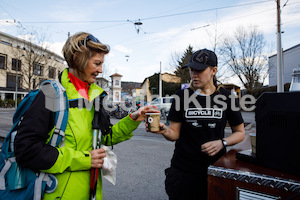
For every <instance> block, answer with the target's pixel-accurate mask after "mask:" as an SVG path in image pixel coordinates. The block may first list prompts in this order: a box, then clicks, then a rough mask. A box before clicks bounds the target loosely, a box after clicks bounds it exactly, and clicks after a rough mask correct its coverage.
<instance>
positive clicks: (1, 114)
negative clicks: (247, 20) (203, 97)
mask: <svg viewBox="0 0 300 200" xmlns="http://www.w3.org/2000/svg"><path fill="white" fill-rule="evenodd" d="M13 114H14V110H13V109H12V110H5V109H2V110H0V137H4V136H5V135H6V134H7V133H8V131H9V130H10V128H11V126H12V122H11V119H12V116H13ZM242 115H243V118H244V120H245V122H247V123H250V124H251V123H253V122H254V113H246V112H243V113H242ZM111 122H112V123H113V124H116V123H117V122H118V120H117V119H115V118H112V119H111ZM253 131H255V128H250V129H249V130H246V135H247V136H246V139H245V140H244V141H243V142H242V143H240V144H238V145H235V146H232V147H230V148H237V149H247V148H250V142H249V132H253ZM230 132H231V130H230V128H229V127H226V129H225V133H226V134H230ZM133 133H134V136H133V138H132V139H130V140H128V141H126V142H123V143H120V144H117V145H115V146H114V147H113V151H114V153H115V154H116V155H117V157H118V164H117V180H116V185H112V184H111V183H110V182H108V181H107V180H106V179H104V178H103V199H112V200H118V199H130V200H143V199H144V200H150V199H151V200H152V199H155V200H167V199H168V197H167V195H166V193H165V189H164V180H165V175H164V169H165V168H167V167H168V166H169V165H170V160H171V157H172V154H173V150H174V144H175V143H174V142H170V141H167V140H165V139H164V138H163V137H162V136H161V135H158V134H153V133H148V132H146V130H145V123H144V122H142V123H141V124H140V125H139V127H138V128H137V129H136V130H135V131H134V132H133ZM0 145H2V144H0ZM230 148H228V149H230Z"/></svg>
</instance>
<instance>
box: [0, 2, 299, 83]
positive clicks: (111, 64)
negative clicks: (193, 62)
mask: <svg viewBox="0 0 300 200" xmlns="http://www.w3.org/2000/svg"><path fill="white" fill-rule="evenodd" d="M281 6H282V10H281V22H282V27H281V29H282V31H283V34H282V36H281V38H282V48H283V49H287V48H290V47H292V46H295V45H297V44H299V43H300V12H299V10H300V0H284V1H281ZM276 17H277V11H276V1H275V0H263V1H259V0H226V1H224V0H210V1H203V0H198V1H195V0H184V1H182V0H181V1H180V0H151V1H146V0H90V1H78V0H52V1H40V0H26V1H23V0H0V31H2V32H5V33H7V34H10V35H13V36H16V37H21V38H26V37H25V36H24V35H20V30H23V32H26V31H28V32H32V31H33V30H35V31H36V32H37V33H38V34H40V35H45V36H46V37H45V38H46V39H45V41H44V42H47V44H49V48H50V50H52V51H54V52H55V53H57V54H58V55H62V54H61V49H62V46H63V44H64V43H65V41H66V39H67V37H68V32H70V34H71V35H72V34H74V33H76V32H79V31H85V32H89V33H91V34H93V35H94V36H95V37H97V38H98V39H99V40H100V41H101V42H102V43H105V44H109V45H110V47H111V51H110V53H109V54H108V55H107V56H106V57H105V63H104V67H105V68H106V70H104V71H105V77H109V75H111V74H113V73H119V74H121V75H123V78H122V81H135V82H142V81H143V80H144V79H145V78H146V77H148V76H151V75H153V74H154V73H157V72H159V71H160V67H161V69H162V72H173V71H174V65H173V64H174V58H177V57H178V56H180V55H182V54H183V52H184V51H185V50H186V48H187V47H188V46H189V45H191V46H192V47H193V49H194V50H198V49H203V48H207V49H212V48H213V42H212V36H213V35H214V34H215V33H217V35H219V36H222V37H223V36H226V35H232V34H233V33H234V31H235V30H236V28H237V27H239V26H244V27H248V26H250V25H251V26H255V27H257V28H258V30H260V31H261V32H262V33H263V34H264V38H265V40H266V42H267V48H266V54H267V53H268V54H270V55H271V54H272V53H276V45H277V43H276V42H277V36H276V31H277V27H276V25H277V18H276ZM136 22H141V23H142V25H140V26H139V27H138V26H135V25H134V24H135V23H136ZM236 81H237V80H234V79H228V80H225V82H234V83H235V84H237V85H239V86H241V84H240V83H238V82H236Z"/></svg>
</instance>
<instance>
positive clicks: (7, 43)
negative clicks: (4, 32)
mask: <svg viewBox="0 0 300 200" xmlns="http://www.w3.org/2000/svg"><path fill="white" fill-rule="evenodd" d="M1 44H5V45H8V46H11V43H9V42H6V41H3V40H2V41H1Z"/></svg>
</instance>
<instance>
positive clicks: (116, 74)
mask: <svg viewBox="0 0 300 200" xmlns="http://www.w3.org/2000/svg"><path fill="white" fill-rule="evenodd" d="M114 76H119V77H123V76H122V75H121V74H118V73H114V74H113V75H110V76H109V77H114Z"/></svg>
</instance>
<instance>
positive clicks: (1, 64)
mask: <svg viewBox="0 0 300 200" xmlns="http://www.w3.org/2000/svg"><path fill="white" fill-rule="evenodd" d="M0 69H6V55H4V54H0Z"/></svg>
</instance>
